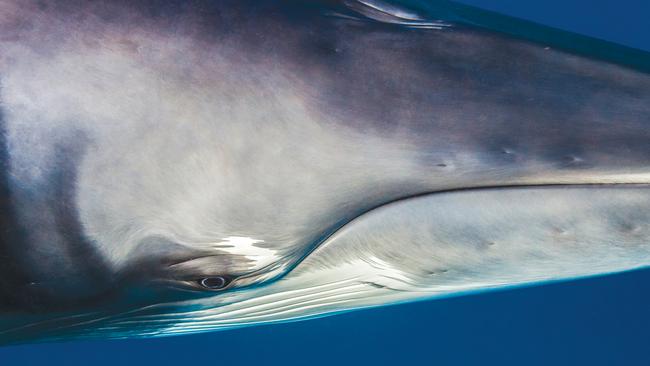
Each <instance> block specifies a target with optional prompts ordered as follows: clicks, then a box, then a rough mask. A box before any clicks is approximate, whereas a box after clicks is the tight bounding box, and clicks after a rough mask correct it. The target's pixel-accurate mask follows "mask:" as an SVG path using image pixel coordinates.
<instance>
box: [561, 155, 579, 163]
mask: <svg viewBox="0 0 650 366" xmlns="http://www.w3.org/2000/svg"><path fill="white" fill-rule="evenodd" d="M564 160H565V162H567V163H568V164H579V163H581V162H582V159H581V158H580V157H578V156H574V155H567V156H565V157H564Z"/></svg>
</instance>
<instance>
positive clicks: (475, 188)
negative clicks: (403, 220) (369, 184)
mask: <svg viewBox="0 0 650 366" xmlns="http://www.w3.org/2000/svg"><path fill="white" fill-rule="evenodd" d="M563 187H564V188H567V189H571V188H580V187H582V188H605V187H607V188H611V187H625V188H634V187H650V176H649V177H648V179H647V181H637V182H634V181H632V182H599V183H589V182H580V183H565V182H563V183H537V184H535V183H534V184H503V185H485V186H467V187H460V188H450V189H441V190H434V191H425V192H421V193H417V194H412V195H408V196H404V197H399V198H396V199H393V200H389V201H386V202H383V203H381V204H379V205H376V206H372V207H370V208H368V209H366V210H364V211H362V212H360V213H359V214H357V215H355V216H353V217H352V218H349V219H348V220H345V221H342V222H341V223H339V225H337V226H335V227H333V228H331V229H330V230H328V231H327V232H326V234H325V235H323V236H321V237H320V238H319V240H317V241H315V242H314V244H313V245H311V246H309V249H308V250H307V251H306V252H305V253H304V254H303V255H302V256H300V257H299V258H298V259H296V260H295V261H294V262H292V263H291V264H290V265H288V266H286V268H285V270H284V271H282V273H280V274H278V275H277V276H276V277H274V278H272V279H269V280H268V281H266V282H265V283H262V284H257V285H256V286H264V285H268V284H271V283H273V282H276V281H277V280H280V279H281V278H283V277H285V276H287V275H288V274H289V273H291V271H293V270H294V269H295V268H296V267H298V265H300V263H302V262H303V261H304V260H305V259H306V258H307V257H309V255H311V254H312V253H313V252H314V251H315V250H316V249H318V248H319V247H320V246H321V245H322V244H323V243H325V242H326V241H327V240H328V239H329V238H331V237H332V236H333V235H335V234H336V233H337V232H339V231H340V230H341V229H343V228H344V227H346V226H348V225H350V224H351V223H352V222H354V221H356V220H358V219H359V218H361V217H363V216H365V215H367V214H369V213H370V212H372V211H374V210H377V209H380V208H382V207H385V206H388V205H391V204H394V203H397V202H400V201H405V200H410V199H417V198H420V197H424V196H429V195H442V194H450V193H462V192H476V191H491V190H501V189H508V190H512V189H529V188H537V189H540V188H541V189H544V188H549V189H550V188H563ZM278 266H279V264H278V263H273V264H271V265H269V266H266V267H263V268H260V269H258V270H256V271H254V272H252V273H250V274H247V275H245V277H242V278H248V277H254V276H256V275H259V274H261V273H266V272H269V271H271V270H272V269H275V268H277V267H278ZM273 267H275V268H273ZM247 288H249V286H245V287H241V288H237V289H234V291H236V290H242V289H247Z"/></svg>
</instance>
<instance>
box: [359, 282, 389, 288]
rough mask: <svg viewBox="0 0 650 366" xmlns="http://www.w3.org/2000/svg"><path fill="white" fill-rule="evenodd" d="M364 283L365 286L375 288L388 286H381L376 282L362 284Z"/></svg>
mask: <svg viewBox="0 0 650 366" xmlns="http://www.w3.org/2000/svg"><path fill="white" fill-rule="evenodd" d="M362 283H363V284H365V285H368V286H372V287H374V288H386V286H384V285H380V284H378V283H375V282H369V281H365V282H362Z"/></svg>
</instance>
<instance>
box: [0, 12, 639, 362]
mask: <svg viewBox="0 0 650 366" xmlns="http://www.w3.org/2000/svg"><path fill="white" fill-rule="evenodd" d="M463 2H464V3H467V4H471V5H476V6H479V7H482V8H485V9H490V10H495V11H498V12H501V13H504V14H509V15H514V16H517V17H521V18H525V19H530V20H533V21H536V22H538V23H542V24H545V25H550V26H554V27H558V28H561V29H565V30H570V31H574V32H578V33H581V34H585V35H589V36H593V37H598V38H602V39H606V40H609V41H613V42H617V43H620V44H624V45H628V46H632V47H636V48H640V49H644V50H647V51H650V22H648V15H650V2H648V1H647V0H616V1H614V0H601V1H598V0H525V1H521V0H520V1H505V0H464V1H463ZM649 308H650V270H643V271H635V272H630V273H624V274H618V275H612V276H606V277H599V278H591V279H585V280H579V281H572V282H566V283H557V284H551V285H546V286H539V287H530V288H523V289H516V290H507V291H500V292H493V293H483V294H478V295H471V296H464V297H457V298H449V299H443V300H435V301H427V302H419V303H413V304H405V305H399V306H391V307H384V308H377V309H371V310H364V311H357V312H351V313H346V314H342V315H338V316H334V317H327V318H321V319H316V320H310V321H306V322H296V323H288V324H278V325H267V326H260V327H253V328H245V329H239V330H232V331H226V332H216V333H208V334H202V335H191V336H182V337H171V338H162V339H146V340H124V341H93V342H73V343H63V344H40V345H25V346H13V347H5V348H0V365H38V364H46V365H94V366H100V365H112V366H114V365H150V364H151V365H154V364H155V365H199V364H205V365H370V364H375V365H403V364H413V365H650V313H649V312H648V309H649Z"/></svg>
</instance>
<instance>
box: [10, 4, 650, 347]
mask: <svg viewBox="0 0 650 366" xmlns="http://www.w3.org/2000/svg"><path fill="white" fill-rule="evenodd" d="M433 4H434V5H435V4H437V3H433ZM444 4H446V3H440V4H439V5H435V6H434V5H431V6H428V7H427V6H418V4H417V2H415V1H409V2H397V1H352V0H350V1H290V0H285V1H270V0H269V1H266V0H258V1H252V0H239V1H234V0H232V1H231V0H224V1H207V0H205V1H202V0H195V1H152V2H144V1H142V2H140V1H135V2H127V1H108V0H106V1H90V2H85V1H72V0H68V1H44V2H36V1H17V0H0V127H1V132H2V133H1V134H0V161H1V162H2V169H1V173H0V174H1V176H0V212H2V214H1V215H0V229H1V230H0V235H1V236H0V240H1V241H0V260H1V261H2V265H1V266H0V342H2V343H16V342H29V341H45V340H63V339H76V338H121V337H146V336H163V335H173V334H181V333H191V332H202V331H210V330H217V329H229V328H233V327H239V326H244V325H251V324H261V323H268V322H280V321H289V320H294V319H305V318H310V317H315V316H322V315H325V314H334V313H338V312H342V311H348V310H353V309H358V308H364V307H371V306H381V305H388V304H395V303H400V302H406V301H415V300H423V299H430V298H435V297H442V296H451V295H458V294H463V293H467V292H476V291H485V290H490V289H495V288H504V287H511V286H523V285H530V284H540V283H545V282H549V281H558V280H568V279H573V278H578V277H585V276H593V275H602V274H607V273H613V272H619V271H626V270H631V269H636V268H641V267H644V266H647V265H648V264H650V257H649V256H650V242H649V240H650V231H649V230H650V227H649V226H648V222H649V221H648V217H649V216H650V205H649V203H650V202H649V201H650V188H649V187H650V185H649V184H650V117H649V116H650V103H648V102H649V101H650V75H649V74H648V71H649V70H650V56H648V55H647V54H645V53H643V52H641V51H635V50H630V49H627V48H625V47H620V46H615V45H611V44H607V43H604V42H599V41H596V40H591V39H589V40H588V39H582V38H571V37H572V36H570V35H567V37H569V38H568V39H571V40H580V41H584V42H585V43H584V44H582V43H581V44H576V45H575V47H573V45H568V46H567V45H566V44H561V45H560V46H558V47H555V45H554V43H553V41H552V40H548V41H547V42H544V41H543V40H540V39H538V38H535V39H534V41H531V40H529V39H526V37H525V36H524V35H525V34H527V33H526V32H522V35H521V36H517V35H512V34H511V35H509V34H506V33H504V32H499V30H498V29H496V30H494V29H491V28H490V27H482V26H481V25H480V24H477V22H476V21H472V19H470V18H468V14H469V13H467V12H458V11H457V12H454V11H455V9H457V8H455V7H454V6H448V5H444ZM492 16H493V17H494V19H495V21H494V22H493V23H495V24H498V23H500V22H499V21H497V20H498V19H500V18H498V17H499V16H498V15H496V14H494V15H492ZM504 24H505V23H504ZM517 24H521V25H522V27H523V26H524V25H525V26H526V27H531V28H530V29H533V28H534V27H538V26H534V25H527V24H525V22H519V23H517ZM536 29H537V28H536ZM510 33H512V32H510ZM528 33H530V32H528ZM565 43H566V42H565ZM585 45H588V47H587V46H585ZM591 51H593V52H591ZM610 54H611V57H609V56H610ZM626 55H627V56H634V57H633V59H630V60H624V59H623V58H624V57H623V56H626ZM628 61H629V62H628Z"/></svg>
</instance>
